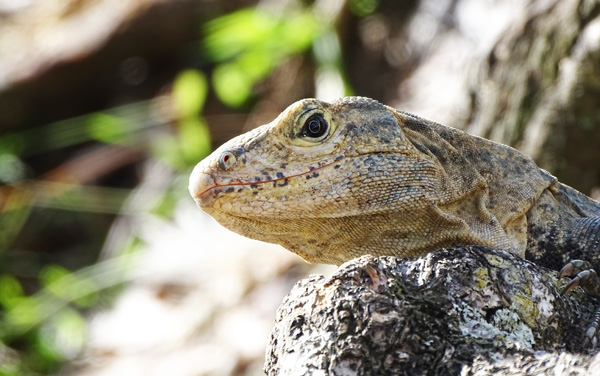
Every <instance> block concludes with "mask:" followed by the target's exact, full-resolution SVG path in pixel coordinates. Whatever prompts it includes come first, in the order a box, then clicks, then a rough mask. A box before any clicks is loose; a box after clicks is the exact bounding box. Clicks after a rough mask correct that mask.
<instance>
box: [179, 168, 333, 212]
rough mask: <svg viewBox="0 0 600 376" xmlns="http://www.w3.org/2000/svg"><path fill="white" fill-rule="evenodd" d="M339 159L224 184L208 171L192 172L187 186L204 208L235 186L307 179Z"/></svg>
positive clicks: (253, 186)
mask: <svg viewBox="0 0 600 376" xmlns="http://www.w3.org/2000/svg"><path fill="white" fill-rule="evenodd" d="M340 159H341V158H336V159H335V160H334V161H333V162H330V163H326V164H323V165H321V166H318V167H314V168H309V170H308V171H305V172H301V173H299V174H294V175H288V176H285V175H283V174H282V173H277V174H276V176H277V178H275V179H267V180H256V181H253V182H239V183H229V184H224V185H219V184H217V183H215V179H214V177H213V176H212V175H211V174H209V173H205V172H193V173H192V175H191V176H190V184H189V187H188V188H189V191H190V194H191V195H192V197H193V198H194V201H196V204H197V205H198V207H200V208H206V207H210V206H211V205H212V204H213V202H214V201H215V199H216V198H217V196H218V194H219V193H220V192H226V193H230V192H234V191H235V188H236V187H246V186H250V187H251V188H257V187H258V186H259V185H262V184H274V187H277V186H280V187H283V186H286V185H287V184H288V181H289V179H291V178H296V177H303V176H306V178H307V179H310V178H316V177H318V176H319V173H318V172H317V171H319V170H321V169H323V168H326V167H328V166H331V165H333V164H335V163H337V162H338V161H339V160H340Z"/></svg>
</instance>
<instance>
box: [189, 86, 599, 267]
mask: <svg viewBox="0 0 600 376" xmlns="http://www.w3.org/2000/svg"><path fill="white" fill-rule="evenodd" d="M189 189H190V193H191V194H192V196H193V197H194V199H195V200H196V202H197V204H198V206H200V207H201V208H202V209H203V210H204V211H206V212H207V213H208V214H210V215H211V216H213V217H214V218H215V219H216V220H217V221H218V222H219V223H221V224H222V225H223V226H225V227H227V228H228V229H230V230H232V231H235V232H237V233H240V234H242V235H244V236H247V237H250V238H254V239H259V240H263V241H266V242H270V243H277V244H281V245H283V246H284V247H285V248H287V249H289V250H291V251H292V252H295V253H297V254H298V255H300V256H301V257H302V258H304V259H305V260H307V261H309V262H319V263H333V264H340V263H342V262H344V261H347V260H349V259H352V258H354V257H357V256H360V255H363V254H367V253H369V254H372V255H376V256H382V255H387V256H397V257H419V256H422V255H424V254H426V253H428V252H431V251H433V250H436V249H438V248H442V247H452V246H460V245H469V244H480V245H489V246H493V247H495V248H500V249H505V250H508V251H510V252H511V253H514V254H517V255H518V256H521V257H524V258H527V259H529V260H532V261H534V262H536V263H538V264H540V265H542V266H546V267H550V268H553V269H556V270H558V269H560V267H562V266H563V265H565V264H566V263H567V262H569V261H570V260H571V259H575V258H581V259H585V260H588V261H590V262H591V264H592V266H595V265H598V260H599V259H600V256H599V255H598V253H600V252H599V246H598V241H599V240H600V234H599V232H600V204H599V203H598V202H596V201H594V200H592V199H590V198H588V197H587V196H585V195H583V194H581V193H579V192H577V191H576V190H574V189H572V188H570V187H568V186H565V185H563V184H561V183H559V182H558V181H557V180H556V178H555V177H553V176H552V175H550V174H549V173H548V172H546V171H544V170H542V169H540V168H538V167H537V166H536V165H535V163H534V162H533V161H532V160H531V159H530V158H529V157H527V156H525V155H523V154H522V153H520V152H518V151H517V150H515V149H513V148H510V147H508V146H505V145H501V144H498V143H494V142H492V141H489V140H486V139H483V138H480V137H476V136H471V135H469V134H466V133H464V132H462V131H460V130H457V129H454V128H450V127H446V126H443V125H440V124H437V123H433V122H430V121H427V120H424V119H421V118H418V117H416V116H413V115H410V114H407V113H403V112H399V111H397V110H394V109H392V108H390V107H387V106H384V105H382V104H380V103H378V102H377V101H374V100H372V99H368V98H360V97H348V98H344V99H341V100H338V101H335V102H332V103H325V102H321V101H318V100H315V99H305V100H302V101H299V102H296V103H295V104H293V105H291V106H290V107H289V108H288V109H286V110H285V111H284V112H283V113H282V114H281V115H279V116H278V117H277V119H275V120H274V121H273V122H271V123H270V124H266V125H263V126H261V127H259V128H256V129H255V130H253V131H251V132H248V133H246V134H243V135H241V136H238V137H236V138H234V139H232V140H230V141H229V142H227V143H226V144H224V145H223V146H221V147H220V148H219V149H217V150H216V151H215V152H214V153H212V154H211V155H210V156H209V157H207V158H206V159H205V160H203V161H202V162H200V163H199V164H198V165H197V166H196V168H195V169H194V172H193V173H192V175H191V177H190V186H189Z"/></svg>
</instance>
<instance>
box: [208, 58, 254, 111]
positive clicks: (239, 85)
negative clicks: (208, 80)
mask: <svg viewBox="0 0 600 376" xmlns="http://www.w3.org/2000/svg"><path fill="white" fill-rule="evenodd" d="M253 85H254V80H253V79H252V78H251V77H250V76H249V75H248V74H247V73H246V72H245V71H244V70H243V69H240V66H239V65H238V64H235V63H230V64H221V65H219V66H217V67H216V68H215V70H214V71H213V86H214V88H215V91H216V93H217V95H218V96H219V99H221V101H222V102H223V103H225V104H226V105H228V106H230V107H239V106H241V105H243V104H244V103H245V102H246V101H247V100H248V98H250V94H251V93H252V87H253Z"/></svg>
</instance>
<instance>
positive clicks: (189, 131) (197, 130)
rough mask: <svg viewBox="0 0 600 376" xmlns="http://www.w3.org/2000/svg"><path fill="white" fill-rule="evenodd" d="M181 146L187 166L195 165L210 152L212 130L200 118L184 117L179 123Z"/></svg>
mask: <svg viewBox="0 0 600 376" xmlns="http://www.w3.org/2000/svg"><path fill="white" fill-rule="evenodd" d="M179 147H180V150H181V153H182V154H183V160H184V162H185V164H186V166H185V167H187V166H193V165H195V164H196V163H198V161H200V160H201V159H203V158H204V157H206V156H207V155H208V154H210V150H211V147H212V145H211V142H210V130H209V129H208V126H207V125H206V123H204V122H203V121H202V120H200V119H196V118H191V119H184V120H182V121H181V122H180V123H179Z"/></svg>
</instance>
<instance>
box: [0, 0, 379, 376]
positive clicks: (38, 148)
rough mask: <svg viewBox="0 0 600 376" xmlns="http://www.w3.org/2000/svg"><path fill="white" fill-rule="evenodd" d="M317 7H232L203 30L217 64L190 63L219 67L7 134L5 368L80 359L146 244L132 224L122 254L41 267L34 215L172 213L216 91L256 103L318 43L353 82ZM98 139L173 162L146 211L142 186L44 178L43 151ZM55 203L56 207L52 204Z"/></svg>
mask: <svg viewBox="0 0 600 376" xmlns="http://www.w3.org/2000/svg"><path fill="white" fill-rule="evenodd" d="M349 4H350V5H349V6H350V9H351V11H352V12H354V13H355V14H357V15H359V16H365V15H367V14H370V13H371V12H373V10H374V9H375V8H376V7H377V4H378V1H377V0H353V1H351V2H350V3H349ZM315 13H316V12H314V10H313V9H312V8H309V7H307V8H294V9H293V10H290V9H288V10H286V11H284V12H281V13H279V14H275V13H271V12H269V11H267V10H265V9H262V8H248V9H243V10H240V11H236V12H233V13H230V14H225V15H222V16H220V17H218V18H215V19H213V20H211V21H209V22H208V23H206V24H205V26H204V28H203V33H204V35H205V37H204V39H203V40H202V41H201V42H200V43H199V44H200V45H201V46H202V47H201V48H202V53H203V56H204V57H208V62H207V61H205V58H204V57H202V58H199V59H198V61H196V62H193V64H191V65H195V66H202V65H203V64H209V65H208V66H203V67H202V69H203V70H205V71H207V73H208V74H210V77H211V79H210V80H208V79H207V78H206V77H207V76H206V75H205V73H203V72H201V71H200V70H197V69H186V70H183V71H181V72H179V74H177V76H176V77H175V79H174V80H173V82H172V88H171V90H170V92H169V94H168V95H166V96H164V95H162V96H158V97H156V98H154V99H152V100H148V101H138V102H135V103H131V104H126V105H123V106H119V107H113V108H110V109H107V110H104V111H101V112H95V113H89V114H86V115H83V116H79V117H75V118H71V119H66V120H61V121H58V122H54V123H51V124H47V125H41V126H37V127H34V128H30V129H25V130H17V131H15V132H13V133H10V134H5V135H3V136H2V138H1V139H0V184H2V185H0V228H2V231H0V375H33V374H48V373H54V372H57V371H58V370H59V367H60V365H61V364H62V363H63V362H64V361H68V360H70V359H73V358H75V357H76V356H77V354H79V352H80V351H81V350H82V349H83V346H84V344H85V341H86V335H87V333H86V330H87V329H86V323H85V315H86V314H87V313H88V312H89V311H90V310H92V309H95V308H96V307H98V306H99V305H100V306H102V305H105V303H103V302H106V301H107V299H109V298H110V297H111V296H113V295H114V293H115V292H116V291H118V290H119V286H120V285H121V284H122V283H124V282H126V278H127V277H126V276H127V275H128V274H127V271H128V270H130V268H132V267H134V265H135V260H136V252H135V250H136V249H137V248H138V246H139V245H140V239H138V238H137V237H136V234H131V235H130V236H131V238H130V239H129V240H128V241H127V242H126V244H125V246H124V247H123V249H122V251H121V253H120V254H119V255H116V256H115V257H113V258H111V259H109V260H106V261H99V262H96V263H94V264H93V265H90V266H87V267H83V268H79V269H77V270H70V269H69V268H67V267H66V266H65V265H61V264H60V263H59V262H56V261H54V262H53V261H52V260H53V259H52V258H50V259H49V260H50V261H49V262H48V261H42V262H41V265H38V264H39V261H36V262H31V261H28V260H27V257H28V253H27V252H26V250H18V249H14V247H15V246H14V244H15V242H16V240H17V239H18V238H19V237H20V236H22V235H23V232H24V231H26V230H25V228H26V226H27V224H28V223H29V222H31V221H33V222H35V221H34V218H35V216H38V217H40V216H46V217H49V218H50V219H48V220H46V221H47V222H46V223H51V224H53V225H56V223H55V222H56V220H55V218H66V217H70V218H71V220H75V221H78V222H79V220H77V219H74V218H73V216H74V215H75V213H77V214H78V215H81V216H86V217H89V218H90V219H89V226H92V227H94V223H95V222H94V221H95V220H96V219H95V218H96V217H93V215H97V214H95V213H101V214H103V215H107V214H108V215H111V216H113V217H118V216H123V215H139V214H144V215H158V216H161V217H164V218H169V216H170V215H171V213H172V212H173V210H174V208H175V205H176V204H177V203H178V202H179V201H180V200H181V199H182V197H185V198H186V199H187V198H188V197H187V189H186V186H187V176H188V173H189V171H190V169H191V168H192V166H193V165H194V164H195V163H197V162H198V161H199V160H201V159H202V158H203V157H205V156H206V155H208V153H209V152H210V151H211V137H210V133H209V128H208V126H207V124H206V121H205V119H204V118H203V116H202V114H203V112H204V107H205V104H206V102H207V98H208V97H209V95H210V94H211V92H214V94H216V96H217V97H218V99H219V100H220V101H221V102H222V103H224V104H225V105H227V106H229V107H232V108H240V107H242V106H247V105H248V104H249V103H250V102H251V100H252V99H253V90H254V87H255V85H256V84H257V83H259V82H260V81H261V80H264V79H265V78H267V76H268V75H269V74H270V73H271V72H272V71H273V69H275V68H276V67H277V66H279V65H280V64H282V63H283V62H284V61H285V60H286V59H288V58H289V57H291V56H293V55H297V54H304V53H306V52H308V51H311V52H312V54H313V57H314V60H315V65H316V67H317V71H318V72H321V73H323V72H324V74H325V75H329V77H331V76H332V75H333V76H334V77H337V78H338V80H339V81H342V82H343V84H344V85H346V88H347V91H348V92H350V91H351V90H350V89H349V87H347V84H346V83H345V80H344V79H343V78H342V77H343V74H342V72H343V67H342V61H341V50H340V45H339V41H338V37H337V34H336V31H335V29H334V28H333V26H332V25H331V24H329V23H327V22H323V21H322V20H321V19H319V17H317V16H316V15H315ZM157 113H158V115H157ZM165 113H166V115H165ZM90 145H92V146H94V147H97V148H102V147H109V146H116V147H119V148H124V149H128V150H133V151H135V152H137V153H141V154H142V155H143V156H144V157H143V158H149V159H155V160H159V161H161V162H162V163H164V164H165V165H167V166H169V167H170V168H171V170H172V175H173V177H172V181H171V182H170V184H168V185H167V187H166V188H162V189H161V190H160V191H156V192H153V193H154V195H155V196H156V197H155V200H154V201H153V202H152V203H150V204H148V207H146V208H144V209H143V210H145V212H143V213H139V212H135V211H134V212H132V211H131V209H128V208H127V205H126V203H127V201H128V200H129V198H130V197H131V196H132V195H134V194H135V192H136V190H135V189H131V188H122V187H108V186H100V185H94V184H95V183H96V181H95V180H94V179H92V180H91V181H79V180H78V179H76V178H73V177H70V176H69V175H68V174H67V175H64V174H61V173H57V171H58V172H60V171H62V170H61V168H62V166H60V165H59V166H55V167H54V168H53V170H51V171H49V172H48V173H46V174H45V175H41V176H38V174H39V173H38V172H37V171H38V168H37V166H36V165H35V164H36V162H35V161H44V160H45V159H46V156H49V155H53V153H56V152H63V151H67V150H69V151H70V150H89V146H90ZM85 147H88V149H85ZM32 161H33V162H32ZM95 163H98V164H101V163H102V161H98V162H95ZM95 166H96V165H94V166H90V167H89V168H94V167H95ZM100 170H101V169H100ZM53 173H54V174H53ZM48 176H53V178H52V179H50V178H49V177H48ZM56 177H58V178H56ZM52 210H54V211H55V212H51V214H48V213H49V211H52ZM44 213H45V214H44ZM41 223H44V222H41ZM105 236H106V234H105V233H102V234H99V235H98V236H97V237H98V243H97V244H89V245H87V246H86V247H87V249H92V248H95V249H100V247H101V242H102V241H103V240H104V237H105ZM23 251H25V252H23ZM48 251H56V250H50V249H48ZM58 251H59V252H60V250H58ZM9 255H10V257H13V258H14V257H17V258H23V260H24V261H23V262H22V263H21V264H25V265H26V267H25V268H23V269H19V270H17V269H12V270H11V269H10V266H7V265H8V263H7V260H8V258H9ZM38 266H39V267H38Z"/></svg>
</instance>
